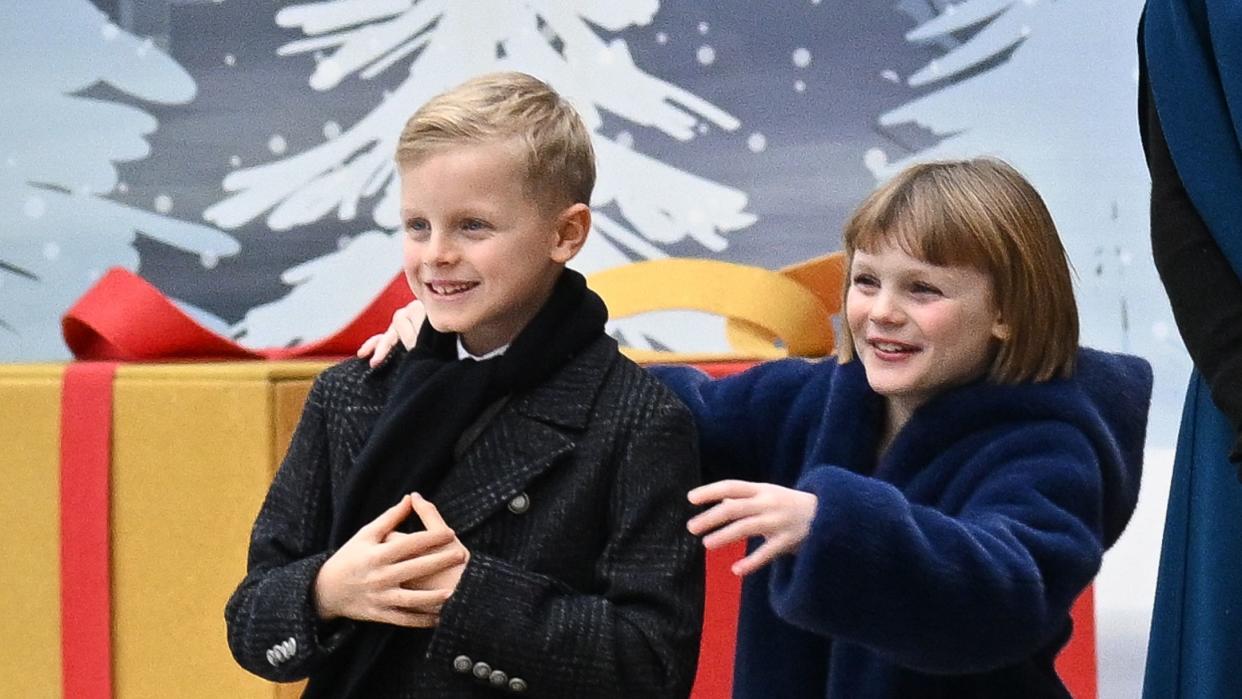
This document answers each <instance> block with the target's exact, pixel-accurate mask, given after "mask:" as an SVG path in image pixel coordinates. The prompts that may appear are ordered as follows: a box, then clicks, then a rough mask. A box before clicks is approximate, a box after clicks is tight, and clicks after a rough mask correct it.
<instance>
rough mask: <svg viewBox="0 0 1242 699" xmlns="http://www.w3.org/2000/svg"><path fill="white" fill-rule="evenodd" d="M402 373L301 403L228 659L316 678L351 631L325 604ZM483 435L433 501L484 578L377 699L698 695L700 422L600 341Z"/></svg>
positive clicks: (400, 663)
mask: <svg viewBox="0 0 1242 699" xmlns="http://www.w3.org/2000/svg"><path fill="white" fill-rule="evenodd" d="M394 363H395V362H394V361H393V360H390V361H389V362H388V363H386V364H385V365H383V366H381V367H379V368H378V369H376V370H370V369H368V368H367V366H366V364H364V363H363V362H361V361H358V360H350V361H346V362H343V363H341V364H338V365H336V366H334V367H332V368H330V369H328V370H327V371H325V372H324V373H323V375H321V376H320V377H319V379H318V380H317V381H316V382H315V385H314V387H313V388H312V389H311V392H310V395H309V397H308V398H307V401H306V407H305V409H304V411H303V414H302V419H301V423H300V424H299V426H298V429H297V432H296V433H295V434H294V437H293V442H292V444H291V445H290V447H289V452H288V454H287V455H286V457H285V460H284V463H283V464H282V466H281V468H280V470H279V472H278V473H277V474H276V478H275V480H274V482H273V483H272V486H271V490H270V491H269V492H268V495H267V499H266V501H265V502H264V503H263V508H262V510H261V511H260V512H259V516H258V520H257V521H256V522H255V526H254V531H253V534H252V537H251V542H250V556H249V563H248V574H247V575H246V578H245V579H244V580H243V581H242V583H241V585H239V586H238V588H237V591H236V592H235V593H234V594H233V597H232V599H230V600H229V603H228V607H227V609H226V617H227V621H228V631H229V633H228V638H229V646H230V647H231V649H232V651H233V655H234V657H235V658H236V659H237V661H238V663H240V664H241V665H242V666H243V667H245V668H246V669H247V670H250V671H251V672H253V673H255V674H257V675H260V676H263V677H266V678H268V679H272V680H277V681H290V680H297V679H300V678H303V677H307V676H308V675H310V676H313V675H314V674H315V673H316V671H317V670H319V669H321V668H324V667H325V665H326V664H327V661H328V659H329V658H330V656H331V654H332V653H333V651H334V650H336V649H338V648H340V647H341V646H342V645H343V644H347V643H349V639H350V636H351V634H352V632H353V631H354V630H355V627H354V626H353V625H352V624H353V622H345V623H344V624H341V625H339V626H338V625H334V626H333V627H332V628H331V629H328V628H325V627H324V625H323V624H321V623H320V622H319V620H318V618H317V616H316V614H315V611H314V607H313V602H312V599H313V596H312V585H313V582H314V579H315V576H316V574H317V573H318V571H319V567H320V566H321V565H322V564H323V562H324V561H325V560H326V559H327V558H328V556H329V552H328V551H327V550H326V543H325V542H326V541H327V539H328V532H329V529H330V528H331V519H332V516H333V513H332V505H331V503H332V495H333V492H334V490H335V489H336V488H338V487H340V485H341V483H342V482H343V479H344V477H345V473H346V472H347V471H348V469H349V468H350V467H351V465H352V464H353V462H354V458H355V457H356V456H357V455H358V453H359V451H360V450H361V448H362V445H363V443H364V442H365V441H366V439H367V435H368V434H369V433H370V431H371V428H372V427H373V425H374V423H375V420H376V417H377V416H378V414H379V412H380V410H381V408H382V406H383V405H384V401H385V397H386V391H387V389H388V387H389V385H390V383H391V380H392V378H393V375H394V374H395V372H393V371H390V370H389V369H390V368H391V366H392V365H393V364H394ZM483 422H484V423H485V424H482V425H481V429H480V430H476V431H468V432H467V434H466V435H465V436H464V437H465V439H463V442H461V443H459V445H458V458H457V459H456V463H455V464H454V467H453V470H452V471H451V472H450V474H449V475H448V477H447V478H446V479H445V481H444V482H443V484H442V485H441V487H440V490H439V493H438V494H437V496H436V498H435V504H436V506H437V507H438V508H439V509H440V512H441V514H443V516H444V519H445V520H446V521H447V522H448V524H449V526H451V527H452V528H453V529H455V530H456V532H457V534H458V536H459V537H460V538H461V540H462V542H463V543H464V544H465V545H466V547H467V548H469V549H470V551H471V558H470V563H469V564H468V565H467V567H466V570H465V573H464V575H463V576H462V579H461V583H460V584H459V586H458V588H457V591H456V592H455V594H454V595H453V597H452V599H450V600H449V602H448V603H447V604H446V605H445V607H444V609H443V611H442V615H441V619H440V625H439V626H438V627H437V628H436V629H435V630H434V633H432V634H431V637H430V643H429V644H428V643H427V642H426V640H421V641H420V638H419V635H418V634H415V633H410V632H407V631H402V632H401V633H399V634H398V637H397V642H395V643H393V644H391V645H390V646H389V648H388V651H387V653H386V654H385V655H384V656H383V657H382V658H381V659H380V661H379V662H378V663H377V667H376V672H375V673H374V676H373V678H372V682H371V685H370V686H369V687H368V688H367V691H366V692H365V695H366V696H368V697H372V696H373V697H473V696H479V697H483V696H497V695H498V694H524V695H526V696H533V697H683V696H686V695H688V694H689V691H690V685H691V682H692V681H693V676H694V671H695V665H696V660H697V656H698V641H699V633H700V628H701V623H702V604H703V568H702V552H701V547H700V546H699V545H698V543H697V542H696V541H695V540H694V539H693V538H692V537H691V536H690V535H689V534H688V533H687V532H686V526H685V525H686V520H687V518H688V517H689V516H690V514H691V512H690V507H689V505H688V503H687V501H686V491H687V490H689V489H690V488H692V487H694V486H695V485H697V481H698V478H699V468H698V454H697V451H696V449H697V448H696V437H695V431H694V426H693V423H692V421H691V417H690V414H689V412H688V411H687V410H686V408H685V407H684V406H682V405H681V403H679V402H678V401H677V399H676V398H675V397H673V395H672V394H671V393H670V392H669V391H668V390H667V389H666V388H664V386H662V385H661V384H660V383H659V382H658V381H656V380H655V379H654V378H652V377H651V376H650V375H648V374H647V373H646V372H644V371H642V370H641V369H640V368H639V367H637V366H636V365H635V364H633V363H632V362H630V361H629V360H627V359H625V358H623V357H621V355H620V354H619V353H618V351H617V348H616V343H615V342H613V341H612V340H611V339H608V338H602V339H601V340H599V341H597V342H596V343H594V344H593V345H591V346H590V347H589V348H588V349H587V350H586V351H585V352H583V353H582V354H581V355H580V356H578V357H576V358H575V359H574V360H573V361H572V362H571V363H570V364H569V365H567V366H566V367H565V368H563V369H562V370H561V371H560V372H559V373H558V374H557V375H556V376H554V377H553V378H552V379H551V380H550V381H548V382H547V383H545V384H544V385H542V386H540V387H539V388H537V389H536V390H534V391H533V392H531V393H529V394H526V395H521V396H515V397H513V398H512V399H510V400H509V401H508V402H506V403H505V404H503V406H502V407H500V409H499V410H498V411H496V412H495V413H494V416H491V417H490V418H485V420H484V421H483ZM472 432H477V434H473V433H472ZM472 437H473V439H471V438H472ZM400 496H401V494H400V493H393V501H394V502H395V501H396V500H397V499H398V498H400ZM424 638H425V635H424Z"/></svg>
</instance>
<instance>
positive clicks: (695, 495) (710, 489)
mask: <svg viewBox="0 0 1242 699" xmlns="http://www.w3.org/2000/svg"><path fill="white" fill-rule="evenodd" d="M757 490H758V486H757V485H756V484H755V483H751V482H750V481H737V480H727V481H716V482H715V483H708V484H707V485H701V486H699V487H697V488H695V489H694V490H691V491H690V492H689V493H686V497H687V498H688V499H689V500H690V502H692V503H694V504H695V505H702V504H704V503H708V502H716V501H717V500H724V499H725V498H745V497H750V496H751V495H754V494H755V492H756V491H757Z"/></svg>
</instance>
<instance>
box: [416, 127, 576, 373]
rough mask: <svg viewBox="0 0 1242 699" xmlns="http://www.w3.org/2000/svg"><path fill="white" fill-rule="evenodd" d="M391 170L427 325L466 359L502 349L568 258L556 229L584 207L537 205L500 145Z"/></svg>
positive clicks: (513, 155) (569, 249) (445, 153)
mask: <svg viewBox="0 0 1242 699" xmlns="http://www.w3.org/2000/svg"><path fill="white" fill-rule="evenodd" d="M399 171H400V175H401V217H402V221H403V222H404V229H405V230H404V233H405V235H404V243H403V246H404V247H403V252H404V255H403V257H404V263H403V266H404V269H405V276H406V280H407V281H409V284H410V288H411V289H412V290H413V291H414V294H415V295H416V296H418V298H419V300H421V301H422V302H423V305H424V307H425V308H426V309H427V318H428V320H430V321H431V325H432V327H434V328H435V329H436V330H439V331H440V332H446V333H447V332H455V333H459V334H460V335H461V340H462V343H463V344H465V346H466V349H468V350H470V352H472V353H474V354H476V355H478V354H485V353H487V352H490V351H492V350H494V349H496V348H498V347H501V346H503V345H505V344H508V343H509V342H511V341H512V340H513V338H514V337H516V336H517V334H518V332H520V331H521V330H522V328H524V327H525V326H526V324H527V323H528V322H529V321H530V320H531V318H533V317H534V315H535V313H536V312H537V311H538V310H539V309H540V307H541V306H542V305H543V303H544V301H546V300H547V298H548V295H549V294H550V293H551V290H552V286H553V284H554V283H555V282H556V279H557V277H558V276H559V274H560V272H561V269H562V266H563V265H564V264H565V263H566V262H568V261H569V259H570V258H572V257H573V255H574V253H576V252H577V249H578V246H575V245H566V242H565V236H564V233H565V230H564V225H566V221H567V218H566V216H567V212H568V211H570V210H571V209H575V208H579V209H585V207H584V206H581V205H575V207H570V209H566V210H563V211H560V212H550V211H549V210H548V209H550V208H551V207H541V206H540V205H539V202H538V201H537V200H536V199H535V198H533V197H532V196H531V195H530V193H529V192H528V191H527V187H526V186H525V185H526V181H525V176H524V168H523V162H522V160H521V157H520V156H519V151H518V150H517V148H516V146H515V144H514V143H512V142H508V141H501V142H494V143H483V144H470V145H461V146H450V147H447V148H444V149H441V150H437V151H434V152H432V153H431V154H430V155H427V156H424V157H423V158H421V159H419V160H416V161H414V162H412V163H404V164H401V165H399ZM586 216H587V219H586V225H587V227H588V228H589V225H590V220H589V212H588V213H587V214H586ZM570 218H572V217H570ZM584 235H585V233H584ZM578 245H581V241H579V242H578Z"/></svg>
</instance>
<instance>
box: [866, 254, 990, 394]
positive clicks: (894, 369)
mask: <svg viewBox="0 0 1242 699" xmlns="http://www.w3.org/2000/svg"><path fill="white" fill-rule="evenodd" d="M845 317H846V322H848V323H849V327H850V332H851V333H852V334H853V336H854V352H855V354H856V355H857V357H858V358H859V360H860V361H861V362H862V364H863V367H864V368H865V369H866V372H867V382H868V383H869V384H870V385H871V388H872V389H873V390H874V391H875V392H876V393H879V394H880V395H882V396H884V397H885V398H887V399H888V401H889V403H890V404H891V405H895V406H899V407H900V408H901V409H902V411H903V412H904V413H905V414H909V412H911V411H913V409H914V408H916V407H918V406H919V405H921V404H922V403H924V402H926V401H927V399H929V398H931V397H932V396H934V395H936V394H937V393H939V392H941V391H943V390H945V389H948V388H951V387H953V386H957V385H961V384H964V383H967V382H969V381H972V380H974V379H976V378H979V377H981V376H983V374H984V373H985V372H986V371H987V369H988V366H989V365H990V363H991V361H992V355H993V351H994V343H995V341H996V340H997V339H999V338H1003V337H1005V335H1006V334H1007V333H1008V329H1007V328H1006V326H1005V325H1004V324H1003V323H1001V321H1000V313H999V311H998V310H997V307H996V302H995V299H994V298H993V293H992V283H991V280H990V279H989V277H988V275H987V274H986V273H984V272H981V271H979V270H976V269H973V268H971V267H965V266H958V265H947V266H938V265H932V264H929V263H927V262H924V261H922V260H920V259H918V258H915V257H912V256H910V255H908V254H906V253H905V252H904V251H902V249H901V248H900V247H898V246H896V245H887V246H884V247H882V248H881V249H879V250H877V251H875V252H872V253H866V252H863V251H861V250H858V251H855V253H854V258H853V264H852V265H851V267H850V286H849V290H848V292H847V293H846V299H845Z"/></svg>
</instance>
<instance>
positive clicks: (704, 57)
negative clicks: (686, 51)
mask: <svg viewBox="0 0 1242 699" xmlns="http://www.w3.org/2000/svg"><path fill="white" fill-rule="evenodd" d="M695 58H697V59H698V60H699V63H702V64H703V65H705V66H710V65H711V64H713V63H715V62H716V49H714V48H712V47H711V46H708V45H707V44H703V45H702V46H700V47H699V50H698V53H696V54H695Z"/></svg>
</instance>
